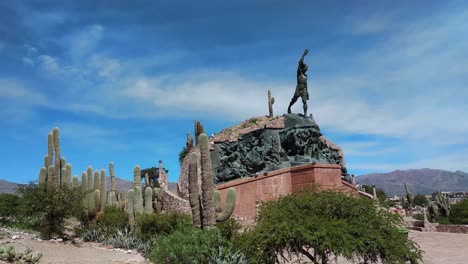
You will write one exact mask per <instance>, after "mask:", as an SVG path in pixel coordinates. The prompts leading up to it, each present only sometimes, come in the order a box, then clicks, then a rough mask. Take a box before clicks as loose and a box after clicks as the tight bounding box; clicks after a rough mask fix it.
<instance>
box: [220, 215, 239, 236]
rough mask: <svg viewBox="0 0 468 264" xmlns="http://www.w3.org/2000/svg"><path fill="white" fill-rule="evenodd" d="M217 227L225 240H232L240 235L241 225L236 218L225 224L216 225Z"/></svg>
mask: <svg viewBox="0 0 468 264" xmlns="http://www.w3.org/2000/svg"><path fill="white" fill-rule="evenodd" d="M216 227H217V228H218V230H219V232H220V233H221V235H222V236H223V237H224V238H226V239H227V240H232V239H233V238H234V237H236V236H238V235H239V230H240V228H241V225H240V224H239V223H238V222H237V221H236V220H235V219H234V218H229V219H228V220H226V221H224V222H218V223H216Z"/></svg>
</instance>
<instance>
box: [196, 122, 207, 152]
mask: <svg viewBox="0 0 468 264" xmlns="http://www.w3.org/2000/svg"><path fill="white" fill-rule="evenodd" d="M202 133H205V129H204V128H203V126H202V124H201V123H200V122H199V121H198V120H195V145H196V146H198V137H199V136H200V135H201V134H202Z"/></svg>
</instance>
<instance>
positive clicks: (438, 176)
mask: <svg viewBox="0 0 468 264" xmlns="http://www.w3.org/2000/svg"><path fill="white" fill-rule="evenodd" d="M356 182H357V183H358V184H366V185H372V184H375V185H376V186H377V188H381V189H383V190H384V191H385V192H386V193H387V194H389V195H393V194H404V193H405V187H404V182H406V184H407V185H408V187H409V189H410V191H411V192H412V193H413V194H416V193H423V194H431V193H433V192H436V191H437V190H440V191H467V190H468V173H466V172H462V171H455V172H450V171H444V170H435V169H412V170H397V171H393V172H389V173H371V174H366V175H361V176H357V177H356Z"/></svg>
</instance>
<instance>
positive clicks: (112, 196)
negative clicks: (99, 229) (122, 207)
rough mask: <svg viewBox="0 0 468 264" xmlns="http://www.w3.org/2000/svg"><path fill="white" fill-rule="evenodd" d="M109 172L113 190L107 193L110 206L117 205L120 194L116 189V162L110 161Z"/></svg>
mask: <svg viewBox="0 0 468 264" xmlns="http://www.w3.org/2000/svg"><path fill="white" fill-rule="evenodd" d="M109 173H110V178H111V191H110V192H109V193H107V204H108V205H109V206H117V199H118V194H117V190H116V182H115V174H114V163H112V162H111V163H109Z"/></svg>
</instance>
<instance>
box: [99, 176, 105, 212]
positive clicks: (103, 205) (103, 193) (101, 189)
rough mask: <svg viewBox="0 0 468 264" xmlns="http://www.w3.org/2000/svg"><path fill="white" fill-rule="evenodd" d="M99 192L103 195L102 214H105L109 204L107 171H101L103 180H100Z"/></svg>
mask: <svg viewBox="0 0 468 264" xmlns="http://www.w3.org/2000/svg"><path fill="white" fill-rule="evenodd" d="M99 191H100V193H101V198H100V199H101V205H100V207H101V212H104V209H105V208H106V204H107V192H106V170H104V169H101V179H100V180H99Z"/></svg>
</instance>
